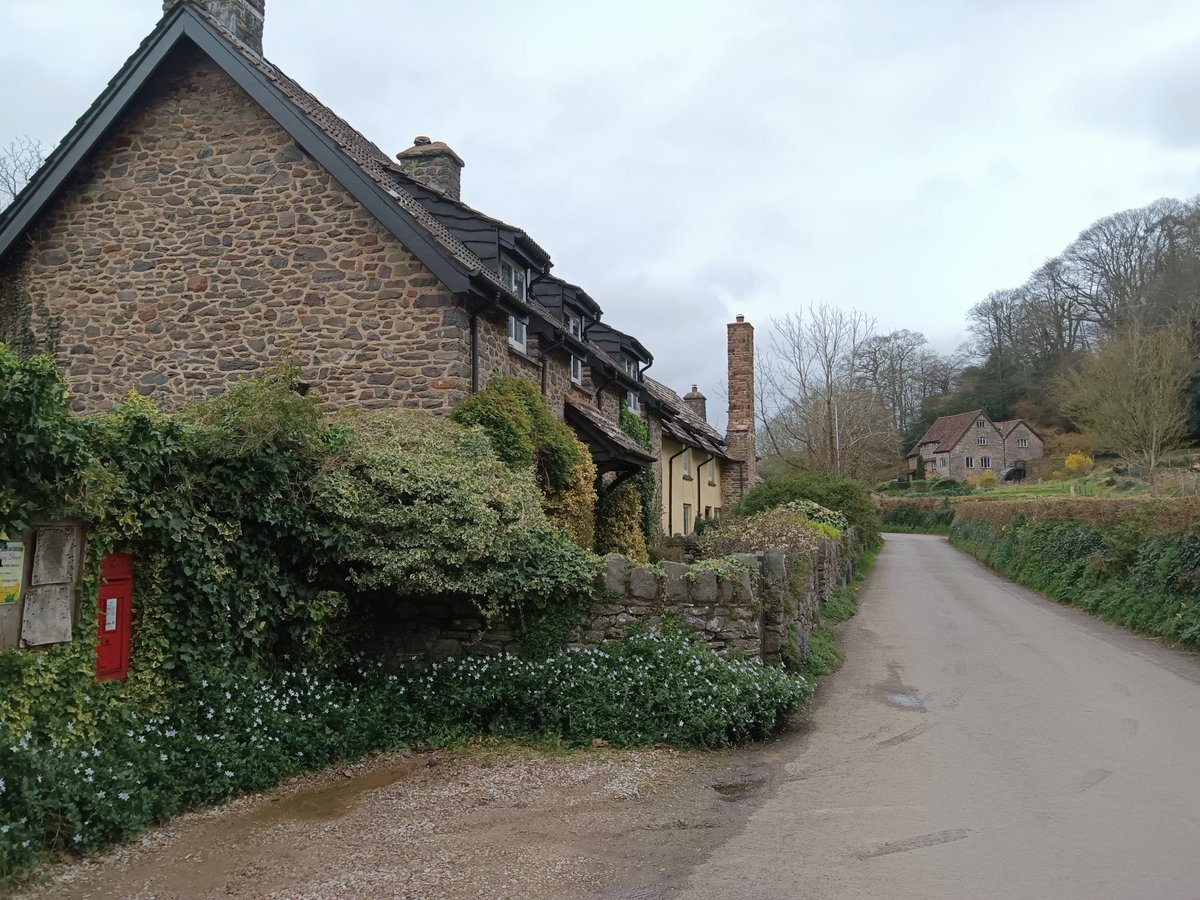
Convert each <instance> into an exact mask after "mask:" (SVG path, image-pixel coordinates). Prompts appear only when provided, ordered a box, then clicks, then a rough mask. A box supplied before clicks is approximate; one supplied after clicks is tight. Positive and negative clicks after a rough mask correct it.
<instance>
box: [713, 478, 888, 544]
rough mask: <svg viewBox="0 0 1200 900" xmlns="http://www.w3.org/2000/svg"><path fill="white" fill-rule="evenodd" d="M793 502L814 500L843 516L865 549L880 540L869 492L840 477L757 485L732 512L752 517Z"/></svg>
mask: <svg viewBox="0 0 1200 900" xmlns="http://www.w3.org/2000/svg"><path fill="white" fill-rule="evenodd" d="M792 500H812V501H813V502H815V503H818V504H820V505H821V506H823V507H825V508H826V509H831V510H834V511H835V512H840V513H841V514H842V515H844V516H845V517H846V520H847V521H848V522H849V523H850V527H852V528H854V529H855V531H857V532H858V536H859V538H860V540H862V541H863V544H864V545H865V546H870V545H872V544H874V543H875V542H877V541H878V540H879V515H878V513H877V512H876V510H875V505H874V503H872V502H871V494H870V492H869V491H868V490H867V489H866V487H865V486H863V485H862V484H860V483H859V482H857V481H854V480H853V479H850V478H844V477H842V476H840V475H822V474H820V473H818V472H796V473H793V474H789V475H779V476H776V477H775V478H771V479H768V480H767V481H764V482H763V483H762V484H758V485H755V486H754V487H753V488H752V489H751V490H750V492H749V493H747V494H746V496H745V497H743V498H742V499H741V500H739V501H738V502H737V503H736V504H735V505H734V507H733V508H732V509H731V510H730V512H731V513H732V514H733V515H735V516H750V515H753V514H754V513H756V512H761V511H763V510H765V509H770V508H772V507H775V506H779V505H781V504H783V503H789V502H791V501H792Z"/></svg>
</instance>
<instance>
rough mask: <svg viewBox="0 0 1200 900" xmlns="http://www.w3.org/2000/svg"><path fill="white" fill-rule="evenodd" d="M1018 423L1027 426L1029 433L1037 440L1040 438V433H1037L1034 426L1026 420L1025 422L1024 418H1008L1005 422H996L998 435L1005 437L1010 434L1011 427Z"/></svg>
mask: <svg viewBox="0 0 1200 900" xmlns="http://www.w3.org/2000/svg"><path fill="white" fill-rule="evenodd" d="M1018 425H1024V426H1025V427H1026V428H1028V429H1029V431H1030V433H1031V434H1032V435H1033V436H1034V437H1036V438H1037V439H1038V440H1039V441H1040V440H1041V439H1042V436H1041V435H1040V434H1038V433H1037V431H1035V430H1034V427H1033V426H1032V425H1030V424H1029V423H1028V422H1026V421H1025V420H1024V419H1008V420H1007V421H1005V422H997V423H996V427H997V428H999V429H1000V436H1001V437H1003V438H1007V437H1008V436H1009V435H1010V434H1012V432H1013V429H1014V428H1016V427H1017V426H1018Z"/></svg>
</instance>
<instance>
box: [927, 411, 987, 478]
mask: <svg viewBox="0 0 1200 900" xmlns="http://www.w3.org/2000/svg"><path fill="white" fill-rule="evenodd" d="M983 418H984V420H985V421H986V422H987V424H986V425H985V426H984V427H983V428H976V427H975V423H974V422H972V423H971V427H970V428H968V429H967V433H966V434H964V435H963V436H962V438H961V439H960V440H959V442H958V443H957V444H955V445H954V447H953V448H952V449H951V450H950V468H949V471H948V472H944V471H943V470H942V469H941V468H940V467H939V468H938V470H937V471H938V474H939V475H942V474H945V475H948V477H950V478H954V479H956V480H958V481H962V480H963V479H964V478H969V477H970V476H972V475H979V474H982V473H983V472H995V473H996V474H997V475H998V474H1000V470H1001V469H1003V468H1004V439H1003V438H1002V437H1000V430H999V429H998V428H996V426H995V425H993V424H992V421H991V420H990V419H988V418H987V417H986V416H984V417H983ZM980 437H986V438H987V439H988V442H987V446H984V447H981V446H979V438H980ZM968 456H969V457H972V459H974V461H975V466H974V468H971V469H968V468H967V457H968ZM981 456H990V457H991V459H992V467H991V468H990V469H981V468H980V467H979V457H981Z"/></svg>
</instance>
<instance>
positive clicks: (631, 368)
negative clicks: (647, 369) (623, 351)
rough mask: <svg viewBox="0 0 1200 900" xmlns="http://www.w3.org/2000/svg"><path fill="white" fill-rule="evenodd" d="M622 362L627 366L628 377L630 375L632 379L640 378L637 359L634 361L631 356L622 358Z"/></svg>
mask: <svg viewBox="0 0 1200 900" xmlns="http://www.w3.org/2000/svg"><path fill="white" fill-rule="evenodd" d="M621 362H622V363H624V365H625V374H626V375H628V376H629V377H630V378H637V377H638V364H637V360H636V359H633V358H632V357H629V356H622V357H621Z"/></svg>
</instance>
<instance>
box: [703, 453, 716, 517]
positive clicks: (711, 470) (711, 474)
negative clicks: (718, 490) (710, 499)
mask: <svg viewBox="0 0 1200 900" xmlns="http://www.w3.org/2000/svg"><path fill="white" fill-rule="evenodd" d="M708 483H709V484H716V483H717V465H716V460H714V459H712V458H711V457H710V458H709V460H708ZM705 518H708V514H707V513H705Z"/></svg>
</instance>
